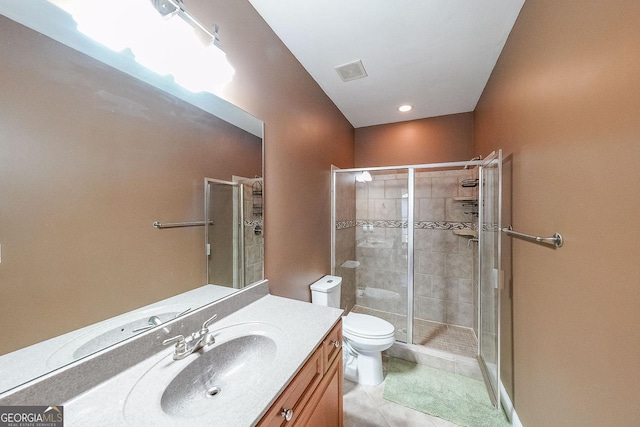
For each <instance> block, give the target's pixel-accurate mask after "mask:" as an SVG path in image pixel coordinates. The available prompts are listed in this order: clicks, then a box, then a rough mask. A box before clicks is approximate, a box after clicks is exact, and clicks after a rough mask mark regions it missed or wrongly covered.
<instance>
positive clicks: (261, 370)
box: [160, 335, 276, 417]
mask: <svg viewBox="0 0 640 427" xmlns="http://www.w3.org/2000/svg"><path fill="white" fill-rule="evenodd" d="M275 355H276V343H275V342H274V341H273V340H272V339H271V338H269V337H265V336H262V335H245V336H242V337H238V338H234V339H232V340H230V341H226V342H224V343H222V344H220V345H218V346H216V347H213V348H211V349H210V350H209V351H207V352H205V353H204V354H203V355H201V356H199V357H197V358H196V359H194V360H193V361H192V362H191V363H189V365H188V366H187V367H186V368H184V369H183V370H182V371H181V372H180V373H179V374H178V376H176V377H175V378H174V379H173V381H171V383H170V384H169V386H168V387H167V388H166V390H165V391H164V393H163V394H162V400H161V403H160V405H161V407H162V410H163V411H164V412H165V413H167V414H169V415H172V416H176V417H195V416H199V415H201V414H202V412H203V411H207V410H209V411H210V410H212V409H213V408H214V407H217V406H220V407H221V408H222V407H224V406H227V405H228V404H229V402H231V401H233V400H234V399H236V398H238V397H240V396H241V395H242V394H243V393H244V392H245V391H246V390H247V389H248V388H253V387H254V386H255V385H256V384H257V383H258V382H259V381H260V380H261V379H262V377H264V376H265V375H266V374H267V372H268V369H269V368H270V366H271V363H272V362H273V359H274V358H275ZM176 362H180V361H176Z"/></svg>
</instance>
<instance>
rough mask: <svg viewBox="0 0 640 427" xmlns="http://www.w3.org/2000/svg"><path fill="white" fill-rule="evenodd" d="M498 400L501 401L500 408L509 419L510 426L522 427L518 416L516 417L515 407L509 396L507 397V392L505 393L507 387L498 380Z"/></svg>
mask: <svg viewBox="0 0 640 427" xmlns="http://www.w3.org/2000/svg"><path fill="white" fill-rule="evenodd" d="M500 401H501V402H502V410H504V413H505V414H507V418H509V421H511V426H512V427H524V426H523V425H522V422H521V421H520V418H518V414H517V413H516V408H514V407H513V402H511V398H510V397H509V393H507V389H506V388H505V387H504V384H502V381H500Z"/></svg>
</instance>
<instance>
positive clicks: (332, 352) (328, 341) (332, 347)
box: [322, 320, 342, 372]
mask: <svg viewBox="0 0 640 427" xmlns="http://www.w3.org/2000/svg"><path fill="white" fill-rule="evenodd" d="M322 349H323V352H324V356H323V357H324V370H325V372H326V371H327V369H329V366H330V365H331V362H333V360H334V359H335V358H336V356H337V355H338V354H340V350H342V320H340V321H338V323H337V324H336V325H335V326H334V327H333V329H331V332H329V334H328V335H327V337H326V338H325V339H324V341H323V342H322Z"/></svg>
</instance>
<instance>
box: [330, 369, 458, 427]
mask: <svg viewBox="0 0 640 427" xmlns="http://www.w3.org/2000/svg"><path fill="white" fill-rule="evenodd" d="M383 392H384V382H383V383H382V384H380V385H377V386H364V385H360V384H356V383H353V382H351V381H349V380H344V383H343V410H344V422H343V426H344V427H460V426H458V424H454V423H451V422H449V421H446V420H443V419H441V418H438V417H434V416H431V415H428V414H424V413H422V412H419V411H416V410H413V409H411V408H407V407H405V406H402V405H399V404H397V403H394V402H390V401H388V400H386V399H384V398H383V397H382V393H383Z"/></svg>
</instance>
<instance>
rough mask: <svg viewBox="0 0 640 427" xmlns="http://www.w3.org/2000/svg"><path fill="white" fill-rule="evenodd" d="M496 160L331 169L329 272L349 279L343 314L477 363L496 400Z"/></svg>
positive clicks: (345, 281) (403, 339)
mask: <svg viewBox="0 0 640 427" xmlns="http://www.w3.org/2000/svg"><path fill="white" fill-rule="evenodd" d="M500 156H501V155H500V153H496V154H492V155H491V156H489V157H487V158H486V159H485V160H473V161H466V162H451V163H438V164H423V165H409V166H401V167H397V166H396V167H372V168H358V169H335V170H334V171H333V186H332V190H333V198H332V200H333V218H332V219H333V222H332V224H333V232H332V242H333V245H332V248H333V254H332V255H333V257H332V259H333V266H332V268H333V274H335V275H337V276H341V277H342V278H343V283H342V295H341V301H342V302H343V308H344V309H345V310H347V311H355V312H361V313H366V314H372V315H375V316H378V317H380V318H383V319H385V320H387V321H389V322H391V323H392V324H393V325H394V326H395V328H396V340H397V341H399V342H403V343H407V344H414V345H421V346H427V347H430V348H433V349H436V350H438V351H443V352H448V353H451V354H455V355H460V356H467V357H477V358H478V360H479V362H480V365H481V369H482V370H483V371H484V374H485V377H486V379H487V383H488V385H490V389H492V390H493V396H492V398H493V399H495V397H496V396H497V395H498V393H497V390H498V384H499V378H498V372H499V369H498V366H499V351H498V345H499V340H498V334H499V323H498V320H499V314H498V309H499V301H498V298H499V290H498V289H499V286H498V282H499V271H500V265H499V263H500V239H499V234H500V233H499V230H500V228H499V227H500V215H499V213H500V170H501V169H500V168H501V158H500ZM364 172H367V174H364ZM363 176H364V177H367V179H363ZM409 224H412V225H413V226H409ZM494 403H496V404H498V403H497V400H494Z"/></svg>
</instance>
